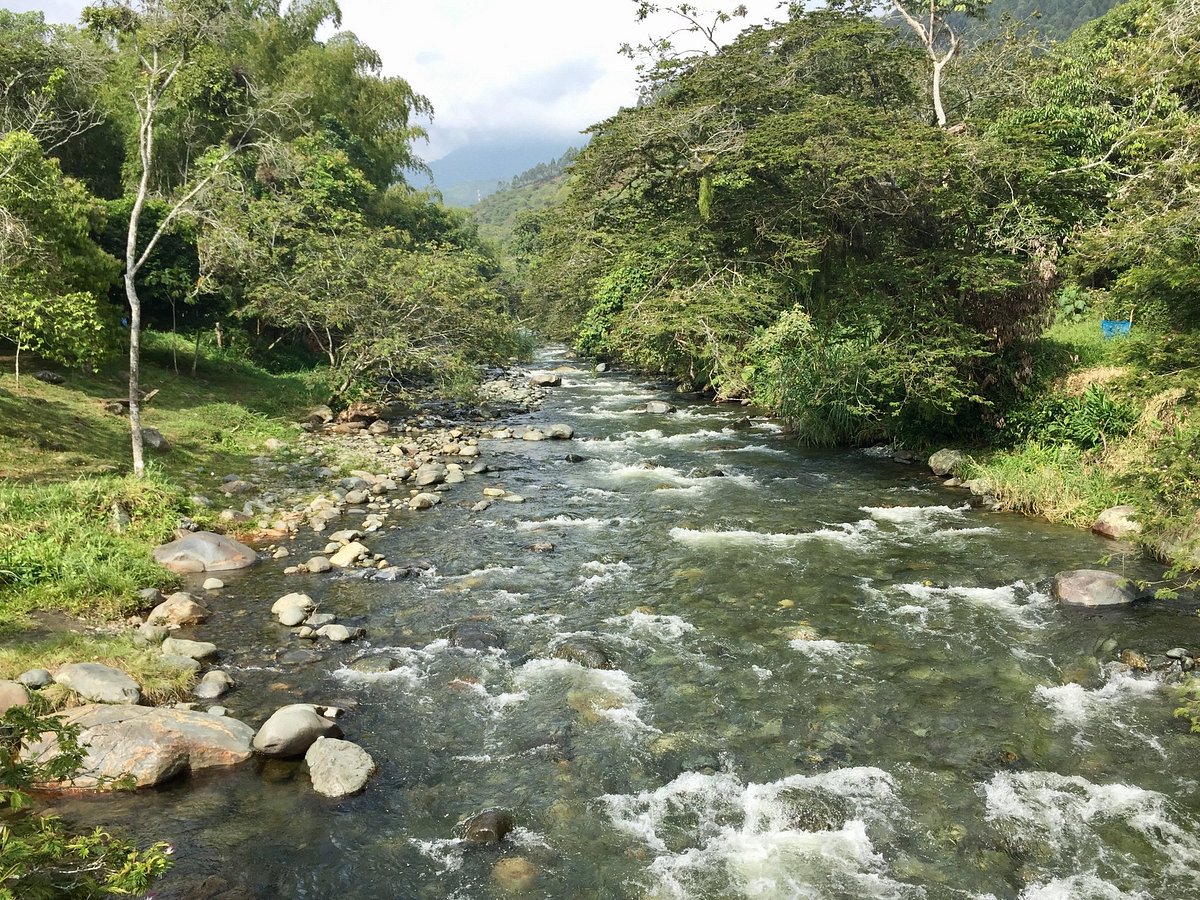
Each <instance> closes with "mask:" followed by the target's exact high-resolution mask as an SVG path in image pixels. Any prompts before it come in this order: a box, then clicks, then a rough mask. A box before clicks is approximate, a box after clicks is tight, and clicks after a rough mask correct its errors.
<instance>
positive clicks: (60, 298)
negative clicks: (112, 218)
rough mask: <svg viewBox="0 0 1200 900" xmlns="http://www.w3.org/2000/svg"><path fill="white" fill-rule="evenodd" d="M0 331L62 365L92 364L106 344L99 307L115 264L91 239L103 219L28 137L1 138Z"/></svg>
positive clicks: (98, 209)
mask: <svg viewBox="0 0 1200 900" xmlns="http://www.w3.org/2000/svg"><path fill="white" fill-rule="evenodd" d="M0 174H2V176H3V177H0V336H3V337H4V338H6V339H8V340H9V341H11V342H12V343H14V344H15V345H16V346H17V350H18V354H19V353H20V351H22V350H33V351H35V352H37V353H39V354H41V355H43V356H45V357H48V358H51V359H55V360H58V361H60V362H63V363H68V364H77V363H81V362H94V361H95V360H96V359H97V358H98V357H99V356H100V355H101V354H102V353H103V351H104V349H105V345H106V338H107V337H108V335H107V334H106V327H105V326H106V324H107V323H106V319H107V318H108V317H107V316H106V315H105V314H104V311H103V309H102V307H101V305H100V302H99V300H100V298H101V297H103V296H104V295H105V293H106V292H107V290H108V286H109V284H111V283H112V282H113V280H114V279H115V277H116V274H117V263H116V261H115V260H114V259H113V258H112V257H110V256H108V255H107V254H105V253H104V252H103V251H102V250H101V249H100V248H99V247H98V246H97V245H96V243H95V242H94V241H93V240H92V238H91V231H92V229H93V228H95V227H96V226H98V225H99V223H100V222H101V221H103V211H102V209H101V207H100V205H99V204H98V203H97V202H96V201H95V200H94V199H93V198H92V197H90V196H89V195H88V194H87V192H86V191H85V190H84V189H83V187H82V185H80V184H79V183H78V182H75V181H73V180H71V179H68V178H64V177H63V175H62V172H61V170H60V169H59V166H58V164H57V162H55V161H54V160H51V159H47V158H46V157H45V156H44V155H43V153H42V149H41V147H40V146H39V144H38V142H37V140H36V139H35V138H34V137H33V135H31V134H28V133H25V132H12V133H9V134H6V135H3V136H2V137H0Z"/></svg>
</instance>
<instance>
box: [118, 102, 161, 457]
mask: <svg viewBox="0 0 1200 900" xmlns="http://www.w3.org/2000/svg"><path fill="white" fill-rule="evenodd" d="M145 102H146V105H145V107H144V108H143V109H141V110H139V112H140V113H141V116H140V118H141V120H142V121H141V129H140V132H139V135H138V151H139V153H140V155H141V159H142V177H141V180H140V181H139V182H138V192H137V196H136V197H135V198H134V201H133V208H132V209H131V210H130V211H129V232H128V234H127V236H126V239H125V298H126V299H127V300H128V301H129V434H130V439H131V443H132V445H133V474H134V475H136V476H137V477H138V478H142V477H144V476H145V474H146V456H145V452H146V451H145V445H144V441H143V439H142V395H141V380H142V301H141V299H140V298H139V297H138V292H137V273H138V269H140V268H141V264H140V262H139V260H138V225H139V224H141V221H142V210H143V209H144V208H145V206H146V197H147V195H148V194H149V191H150V162H151V160H152V159H153V158H154V109H155V96H154V90H153V88H151V89H149V90H147V91H146V101H145Z"/></svg>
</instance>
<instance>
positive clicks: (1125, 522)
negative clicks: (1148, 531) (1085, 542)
mask: <svg viewBox="0 0 1200 900" xmlns="http://www.w3.org/2000/svg"><path fill="white" fill-rule="evenodd" d="M1136 516H1137V509H1136V508H1135V507H1132V506H1112V507H1109V508H1108V509H1106V510H1105V511H1104V512H1102V513H1100V515H1099V516H1098V517H1097V518H1096V521H1095V522H1094V523H1093V524H1092V531H1093V532H1094V533H1095V534H1098V535H1100V536H1101V537H1106V538H1109V539H1110V540H1114V541H1123V540H1125V539H1126V538H1131V537H1136V536H1137V535H1139V534H1141V532H1142V526H1141V525H1139V524H1138V523H1137V521H1136V519H1135V517H1136Z"/></svg>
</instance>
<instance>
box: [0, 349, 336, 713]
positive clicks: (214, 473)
mask: <svg viewBox="0 0 1200 900" xmlns="http://www.w3.org/2000/svg"><path fill="white" fill-rule="evenodd" d="M146 343H147V349H146V352H145V355H144V357H143V374H142V383H143V386H144V389H145V390H146V391H147V392H150V391H154V392H155V393H154V395H153V397H152V398H151V400H150V401H149V403H148V404H147V405H146V408H145V410H144V413H143V417H144V424H145V425H146V426H147V427H151V428H156V429H158V430H159V431H161V432H162V434H163V435H164V436H165V437H166V438H167V440H168V441H169V442H170V444H171V446H172V449H171V450H170V452H166V453H155V454H152V455H151V466H150V474H149V477H147V478H145V479H135V478H133V477H132V476H131V475H130V474H128V473H129V471H130V461H129V458H130V449H129V438H128V422H127V419H126V418H125V416H124V415H123V414H122V413H121V412H120V411H119V407H118V406H114V405H113V403H114V401H116V400H118V399H119V398H121V397H123V396H124V394H125V392H126V387H125V381H124V378H125V373H124V370H123V368H122V366H121V364H120V361H118V360H114V361H112V362H111V363H110V364H109V365H108V366H107V367H105V368H104V369H103V370H101V371H99V372H96V373H94V374H90V375H83V374H80V373H75V372H63V373H62V374H63V375H64V376H65V379H66V380H65V382H64V383H63V384H61V385H54V384H45V383H43V382H41V381H38V380H35V379H34V378H32V377H30V376H29V375H28V374H27V375H25V376H24V377H22V379H21V382H20V384H19V385H17V384H16V383H15V380H14V378H13V376H12V373H11V369H10V370H8V371H7V372H5V374H4V375H3V376H2V377H0V634H6V635H8V636H9V640H7V642H6V643H7V644H8V645H9V646H8V648H7V649H6V650H5V651H4V652H6V653H9V654H10V656H11V654H12V653H17V655H18V657H19V658H20V659H22V660H25V659H26V658H28V659H29V660H31V661H32V660H33V657H35V656H37V654H36V653H34V654H28V653H26V652H25V650H24V649H23V648H20V642H21V641H22V640H26V639H27V635H28V634H29V629H31V628H35V627H36V626H37V624H38V622H39V621H45V620H46V617H47V616H54V615H59V616H63V615H65V616H67V617H70V619H71V620H78V621H79V622H81V623H86V624H87V625H90V626H96V625H102V624H103V623H107V622H111V621H113V620H116V619H119V618H121V617H123V616H125V615H128V614H129V613H130V612H132V611H134V610H135V609H136V608H137V607H138V606H139V601H138V599H137V596H136V592H137V590H138V589H139V588H144V587H150V586H156V587H163V588H165V587H169V586H171V584H172V583H173V582H172V578H171V576H170V574H169V573H168V572H167V571H166V570H164V569H162V568H161V567H159V566H157V565H156V564H155V563H154V562H153V560H152V558H151V556H150V551H151V549H152V548H153V547H154V546H155V545H156V544H159V543H162V542H163V541H166V540H170V539H171V537H172V534H173V533H174V531H175V529H176V528H177V527H178V525H179V522H180V519H181V518H182V517H184V516H188V517H191V518H193V519H194V520H196V521H198V522H199V523H201V524H208V525H211V524H212V522H211V519H210V518H209V517H211V515H212V513H211V512H210V511H207V510H205V509H203V508H201V507H198V506H196V505H195V504H194V503H193V502H192V501H191V500H190V499H189V497H190V496H191V495H192V494H193V493H194V492H196V491H198V490H200V489H202V488H207V489H208V490H209V491H211V488H212V485H213V482H214V480H219V478H220V476H221V475H223V474H225V473H229V472H244V471H246V470H247V469H248V468H249V467H250V463H251V460H252V459H253V458H254V457H256V456H259V455H261V454H262V452H263V445H264V443H265V442H266V441H267V440H268V439H270V438H280V439H284V440H291V439H294V436H295V432H294V426H293V425H292V423H293V422H294V421H295V419H296V417H297V415H298V414H299V413H301V412H302V411H303V410H304V409H305V408H306V407H308V406H310V405H311V404H312V403H314V402H316V401H317V400H318V398H319V397H320V395H321V390H320V388H321V385H320V383H319V377H318V376H317V375H316V374H314V373H311V372H309V373H305V372H289V373H283V374H277V373H272V372H269V371H267V370H266V369H264V368H261V367H259V366H257V365H255V364H253V363H251V362H248V361H247V360H245V359H243V358H239V357H237V356H234V355H232V354H228V353H223V352H221V351H218V350H216V348H205V349H204V351H203V353H202V355H201V357H200V361H199V364H198V366H197V371H196V374H195V376H193V375H192V374H191V351H192V347H191V346H190V345H185V344H183V343H182V342H176V341H174V339H172V338H171V337H170V336H169V335H147V341H146ZM176 360H177V361H178V371H176ZM38 368H50V369H52V370H53V367H49V366H47V367H41V366H38V365H36V364H33V365H29V364H26V365H25V366H24V370H25V372H26V373H31V372H33V371H36V370H37V369H38ZM35 611H36V616H34V613H35ZM58 624H59V626H62V625H63V620H62V619H61V618H60V619H59V620H58ZM68 627H69V626H68ZM52 630H53V629H52ZM59 630H62V629H61V627H60V628H59ZM80 640H84V638H82V637H81V636H80V635H78V634H76V635H74V636H72V637H71V641H74V642H75V643H73V644H72V643H70V642H68V644H67V646H69V647H70V648H71V650H72V651H73V652H74V653H75V654H76V658H79V656H80V655H81V654H83V653H84V650H85V648H84V647H82V646H79V644H78V641H80ZM100 640H101V643H100V644H98V645H97V646H96V647H94V648H93V653H92V656H94V657H96V658H100V657H108V658H112V657H124V658H129V659H131V660H133V659H134V658H135V656H136V654H134V652H133V651H134V648H133V647H132V645H131V644H129V645H125V644H121V643H120V642H116V643H114V642H112V641H110V640H109V639H107V638H104V639H100ZM56 646H57V645H53V644H50V645H45V646H43V648H42V649H43V651H45V652H48V653H50V655H51V656H54V655H55V650H56ZM14 647H17V648H20V649H17V650H14V649H13V648H14ZM18 657H14V658H18ZM8 660H9V657H0V669H2V670H3V671H7V670H8V669H11V668H15V665H9V662H8ZM22 664H24V663H22ZM131 664H133V665H141V663H140V662H133V663H131ZM147 674H148V675H149V676H150V677H151V680H152V681H153V680H154V679H155V678H157V677H158V676H156V675H154V674H153V673H147ZM0 677H3V675H0ZM169 682H170V679H167V683H166V686H165V688H164V689H166V690H169V689H170V683H169Z"/></svg>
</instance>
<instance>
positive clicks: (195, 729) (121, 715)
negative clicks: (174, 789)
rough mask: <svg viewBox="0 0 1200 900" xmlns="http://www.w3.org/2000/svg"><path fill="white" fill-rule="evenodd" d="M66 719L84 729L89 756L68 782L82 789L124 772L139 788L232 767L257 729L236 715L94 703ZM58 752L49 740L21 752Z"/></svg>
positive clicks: (31, 755) (246, 754)
mask: <svg viewBox="0 0 1200 900" xmlns="http://www.w3.org/2000/svg"><path fill="white" fill-rule="evenodd" d="M62 720H63V722H64V723H65V724H67V725H77V726H78V727H79V728H80V729H81V731H80V735H79V742H80V744H81V746H83V747H84V748H85V751H86V755H85V756H84V760H83V767H82V769H81V771H80V773H79V774H78V775H77V776H75V778H73V779H72V780H71V781H70V782H68V783H67V785H69V786H71V787H75V788H84V789H88V788H97V787H103V786H104V785H105V784H106V783H109V782H112V781H115V780H117V779H120V778H122V777H126V776H127V777H130V778H132V779H133V784H134V785H135V786H137V787H140V788H141V787H152V786H153V785H157V784H162V783H163V782H165V781H168V780H170V779H171V778H174V777H175V776H177V775H181V774H183V773H184V772H198V771H201V770H204V769H212V768H219V767H225V766H234V765H237V764H239V763H242V762H245V761H246V760H248V759H249V758H250V756H251V752H250V740H251V738H253V737H254V729H253V728H251V727H250V726H249V725H246V724H244V723H242V722H239V721H237V720H236V719H228V718H222V717H219V716H211V715H208V714H207V713H201V712H193V711H191V710H182V709H166V708H155V707H147V706H102V705H91V706H82V707H79V708H78V709H72V710H68V711H67V712H66V713H64V714H63V716H62ZM57 753H58V745H57V742H56V741H55V740H54V739H53V738H47V739H46V740H45V741H42V742H39V743H36V744H33V745H31V746H30V747H28V748H27V749H26V750H25V751H24V752H23V753H22V756H23V757H24V758H25V759H38V760H41V761H43V762H45V761H47V760H49V759H51V758H53V757H54V756H55V755H57ZM67 785H63V784H60V785H58V786H67Z"/></svg>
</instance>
